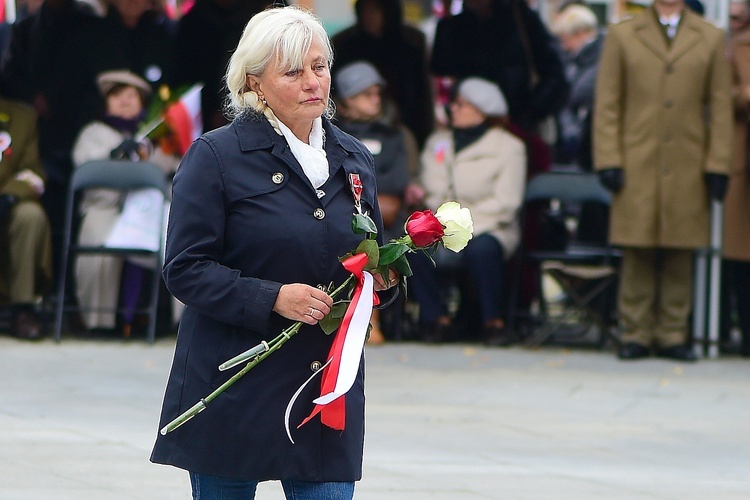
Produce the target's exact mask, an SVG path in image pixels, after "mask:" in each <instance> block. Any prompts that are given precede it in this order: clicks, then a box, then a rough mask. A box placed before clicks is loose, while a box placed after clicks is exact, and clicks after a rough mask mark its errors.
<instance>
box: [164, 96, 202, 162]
mask: <svg viewBox="0 0 750 500" xmlns="http://www.w3.org/2000/svg"><path fill="white" fill-rule="evenodd" d="M202 89H203V85H201V84H196V85H193V86H192V87H190V88H189V89H188V90H187V92H185V93H184V94H183V95H182V97H180V100H179V101H177V102H175V103H174V104H171V105H170V106H169V107H168V108H167V110H166V112H165V113H164V121H165V122H166V123H167V125H169V128H170V129H172V132H173V133H174V134H175V137H176V142H177V146H178V148H179V153H180V155H184V154H185V152H186V151H187V150H188V148H189V147H190V145H191V144H192V143H193V141H194V140H196V139H197V138H198V137H200V136H201V134H202V133H203V116H202V115H201V90H202Z"/></svg>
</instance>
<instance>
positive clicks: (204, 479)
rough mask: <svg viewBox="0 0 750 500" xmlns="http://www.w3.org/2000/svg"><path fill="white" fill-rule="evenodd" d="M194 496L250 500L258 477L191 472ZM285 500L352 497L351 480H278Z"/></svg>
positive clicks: (346, 499) (206, 499) (209, 499)
mask: <svg viewBox="0 0 750 500" xmlns="http://www.w3.org/2000/svg"><path fill="white" fill-rule="evenodd" d="M190 484H191V486H192V488H193V500H252V499H253V498H255V488H256V487H257V486H258V481H244V480H241V479H229V478H225V477H217V476H209V475H208V474H197V473H195V472H191V473H190ZM281 486H282V487H283V488H284V495H285V496H286V498H287V500H351V499H352V497H353V496H354V482H351V483H346V482H329V483H311V482H307V481H281Z"/></svg>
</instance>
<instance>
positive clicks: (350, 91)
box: [334, 61, 417, 344]
mask: <svg viewBox="0 0 750 500" xmlns="http://www.w3.org/2000/svg"><path fill="white" fill-rule="evenodd" d="M384 86H385V80H384V79H383V77H382V76H381V75H380V73H378V70H377V69H375V66H373V65H372V64H370V63H368V62H365V61H355V62H352V63H350V64H347V65H346V66H344V67H342V68H341V69H340V70H339V71H338V73H336V76H335V78H334V91H335V99H336V125H338V127H339V128H341V129H342V130H343V131H344V132H347V133H348V134H351V135H353V136H354V137H356V138H357V139H359V140H360V141H362V143H363V144H364V145H365V146H367V148H368V149H369V150H370V153H372V156H373V158H374V159H375V175H376V178H377V183H378V203H379V205H380V211H381V213H382V216H383V226H384V228H385V234H384V235H383V240H384V241H388V240H390V239H393V238H399V237H401V236H402V235H403V232H404V223H405V222H406V212H405V210H404V209H403V205H404V191H405V190H406V186H407V184H408V183H409V165H410V161H414V162H416V161H417V159H416V154H414V155H413V156H415V158H413V159H412V158H410V148H409V146H408V144H409V143H410V141H411V142H413V143H414V144H416V141H415V140H414V139H413V137H411V132H409V130H408V129H407V128H406V127H405V126H403V125H402V124H401V123H400V122H399V119H398V114H397V113H396V110H395V106H394V105H393V104H391V105H390V106H386V105H384V101H383V97H382V91H383V88H384ZM400 306H401V303H400V302H396V303H394V304H392V305H391V306H389V307H388V308H386V310H384V311H383V314H384V315H386V314H388V313H389V312H392V311H388V310H392V309H393V308H397V307H400ZM386 311H388V312H386ZM379 319H380V311H379V310H377V309H376V310H373V317H372V325H373V329H372V331H371V332H370V339H369V341H368V342H369V343H371V344H374V343H381V342H383V340H384V337H383V333H382V331H381V329H380V321H379Z"/></svg>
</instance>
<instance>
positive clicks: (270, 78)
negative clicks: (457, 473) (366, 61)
mask: <svg viewBox="0 0 750 500" xmlns="http://www.w3.org/2000/svg"><path fill="white" fill-rule="evenodd" d="M331 62H332V50H331V45H330V42H329V40H328V35H327V34H326V31H325V29H324V28H323V26H322V24H321V23H320V21H319V20H318V19H317V18H316V17H314V16H313V15H312V14H310V13H309V12H307V11H306V10H304V9H302V8H298V7H293V6H291V7H283V8H272V9H269V10H265V11H263V12H261V13H259V14H257V15H255V16H254V17H253V18H252V19H251V20H250V21H249V22H248V24H247V26H246V28H245V31H244V33H243V35H242V38H241V40H240V42H239V45H238V46H237V50H236V51H235V52H234V54H233V55H232V58H231V60H230V62H229V67H228V70H227V75H226V81H227V86H228V88H229V104H228V106H229V112H230V114H231V116H232V118H233V120H232V122H231V123H230V124H228V125H226V126H224V127H221V128H219V129H216V130H213V131H211V132H208V133H207V134H205V135H203V136H202V137H201V138H199V139H198V140H197V141H196V142H195V143H193V145H192V146H191V147H190V149H189V150H188V152H187V153H186V155H185V157H184V159H183V162H182V163H181V165H180V169H179V170H178V172H177V175H176V176H175V179H174V189H173V199H172V210H171V213H170V218H169V233H168V235H167V252H166V258H165V265H164V278H165V281H166V284H167V287H168V288H169V290H170V291H171V292H172V293H173V294H174V295H175V296H176V297H177V298H179V299H180V300H181V301H182V302H184V303H185V305H186V308H185V312H184V314H183V319H182V321H181V323H180V330H179V334H178V337H177V345H176V348H175V356H174V363H173V365H172V371H171V374H170V377H169V381H168V383H167V389H166V395H165V397H164V404H163V407H162V416H161V425H160V427H163V426H164V425H165V424H166V423H168V422H170V421H171V420H172V419H174V418H175V417H177V416H178V415H180V414H181V413H183V412H184V411H185V410H186V409H187V408H188V406H190V405H193V403H194V402H195V401H199V400H201V398H203V397H204V396H206V395H207V394H209V393H210V392H212V390H213V389H216V388H217V387H218V386H219V385H221V384H222V383H224V382H226V381H227V380H228V379H229V378H230V377H231V376H232V375H234V374H235V373H236V372H235V371H233V370H228V371H224V372H220V371H219V370H218V368H217V367H218V366H219V365H220V364H221V363H222V362H223V361H226V360H228V359H229V358H231V357H233V356H235V355H237V354H239V353H242V352H244V351H246V350H248V349H250V348H251V347H253V346H256V345H258V344H260V343H261V342H263V341H265V340H270V339H272V338H273V337H276V336H277V335H278V334H279V333H280V332H281V331H282V330H284V329H285V328H287V327H289V326H290V325H291V324H292V323H293V322H297V321H299V322H302V323H304V325H303V326H302V328H301V329H300V331H299V333H298V334H297V335H295V336H293V337H291V338H290V340H288V341H287V342H286V344H285V345H284V347H283V348H282V349H279V350H278V351H276V352H274V354H273V355H272V356H270V357H269V358H268V359H266V360H265V361H264V362H263V363H261V364H259V365H258V366H257V367H256V368H255V369H254V370H253V371H252V372H251V373H249V374H248V375H247V376H246V377H244V378H242V379H241V380H240V381H238V382H237V383H236V384H234V385H233V386H232V387H231V388H229V389H227V390H226V391H225V392H224V393H223V394H222V396H221V397H220V398H217V399H216V400H214V401H212V402H211V404H210V405H209V406H208V407H207V408H206V409H205V411H203V412H202V413H201V415H200V416H198V417H197V418H195V419H193V420H191V421H190V422H188V423H187V424H186V425H184V426H181V427H179V428H177V429H175V430H174V431H173V432H170V433H168V434H164V435H159V437H158V438H157V441H156V445H155V446H154V450H153V454H152V456H151V460H152V461H154V462H157V463H163V464H169V465H174V466H176V467H179V468H182V469H186V470H187V471H189V473H190V480H191V484H192V489H193V498H222V499H235V498H236V499H239V498H242V499H248V498H254V496H255V489H256V487H257V484H258V482H259V481H266V480H271V479H276V480H281V482H282V486H283V488H284V492H285V494H286V496H287V498H298V499H299V498H308V499H331V500H337V499H350V498H352V496H353V493H354V482H355V481H357V480H359V479H360V477H361V475H362V451H363V446H364V361H363V360H361V361H360V365H359V371H358V374H357V376H356V380H355V381H354V384H353V386H352V388H351V389H350V390H349V392H348V393H347V394H346V397H345V399H344V398H340V401H339V400H337V402H338V403H339V404H340V405H341V406H342V408H340V409H341V410H342V412H343V414H345V418H343V422H340V424H339V425H338V426H336V425H334V426H333V427H329V425H332V424H331V423H330V421H328V420H326V421H325V422H324V421H323V420H322V419H321V418H318V417H315V418H312V419H311V420H310V421H308V422H307V423H305V425H301V426H300V427H299V428H298V427H297V425H298V424H300V422H303V420H304V419H305V417H306V416H307V415H308V414H310V412H311V411H312V409H313V407H314V404H313V403H312V401H313V400H314V399H315V398H316V397H317V396H316V395H314V392H315V390H316V387H315V386H316V385H317V386H318V387H317V390H318V392H319V391H320V386H319V384H308V385H305V381H306V380H308V379H309V378H310V377H311V376H312V375H313V374H315V373H316V372H318V371H319V370H320V369H321V368H322V366H323V364H324V363H325V362H326V360H327V357H328V356H327V355H328V352H329V350H330V348H331V343H332V341H333V339H332V336H329V335H326V334H325V333H324V332H323V331H322V330H321V329H320V328H319V327H317V324H318V322H319V321H320V320H322V319H323V318H324V317H325V316H326V315H327V314H328V313H329V312H330V310H331V307H332V299H331V297H330V296H329V295H328V294H327V293H326V292H325V291H324V289H325V285H328V284H329V283H337V284H340V283H342V282H343V281H344V280H345V279H346V278H347V277H348V276H349V273H348V272H347V271H346V270H345V269H344V268H343V267H342V266H341V263H340V262H339V259H338V258H339V256H342V255H344V254H346V253H347V252H350V251H351V250H353V249H354V248H356V247H357V245H358V244H359V243H360V242H361V241H362V239H363V237H364V235H362V234H355V233H354V232H353V231H352V228H351V222H352V214H353V213H354V212H355V211H356V210H357V207H359V208H360V209H361V210H362V211H366V212H369V213H370V214H372V216H373V219H374V220H375V221H376V223H377V224H378V225H379V229H380V231H379V234H382V222H381V216H380V209H379V207H378V204H377V190H376V185H375V171H374V167H373V159H372V155H371V154H370V153H369V151H368V150H367V149H366V148H365V147H364V146H363V145H362V144H361V143H360V142H359V141H357V140H356V139H354V138H352V137H351V136H349V135H346V134H344V133H343V132H341V131H340V130H339V129H338V128H336V127H335V126H334V125H333V124H331V122H330V121H329V118H328V117H329V116H330V114H331V104H330V97H329V92H330V86H331V76H330V67H331ZM355 179H358V182H355V181H354V180H355ZM360 185H361V191H359V190H358V189H354V188H355V187H359V186H360ZM390 278H391V279H388V280H384V279H383V278H382V277H381V276H374V282H375V290H385V289H387V288H389V287H390V283H391V282H393V283H396V282H397V281H398V279H397V278H398V276H397V275H396V274H395V273H393V272H392V274H391V276H390ZM391 280H393V281H391ZM319 285H324V287H322V288H321V287H320V286H319ZM389 293H390V294H392V293H393V292H389ZM298 390H299V392H298V393H297V392H296V391H298ZM295 394H298V396H295ZM293 397H296V398H297V399H296V400H297V403H296V404H295V405H294V406H292V407H291V410H290V413H289V414H288V415H287V419H286V420H287V421H288V422H290V423H291V424H292V427H290V436H291V437H292V438H293V439H294V442H291V440H290V439H289V438H288V436H287V434H286V432H285V411H286V408H287V405H288V403H289V401H290V400H291V399H292V398H293ZM302 402H305V403H302Z"/></svg>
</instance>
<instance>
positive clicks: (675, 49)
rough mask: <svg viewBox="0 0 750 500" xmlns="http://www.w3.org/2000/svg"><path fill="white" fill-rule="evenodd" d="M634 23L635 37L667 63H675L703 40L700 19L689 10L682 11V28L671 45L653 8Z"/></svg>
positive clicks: (638, 17) (634, 20)
mask: <svg viewBox="0 0 750 500" xmlns="http://www.w3.org/2000/svg"><path fill="white" fill-rule="evenodd" d="M633 23H634V30H635V35H636V37H637V38H638V39H639V40H640V41H641V43H643V44H644V45H645V46H646V47H647V48H648V49H649V50H651V52H653V53H654V54H655V55H656V56H658V57H659V58H660V59H662V60H663V61H664V62H667V63H673V62H674V61H676V60H677V59H679V58H680V57H682V56H683V55H685V54H686V53H688V52H689V51H690V49H691V48H693V46H695V45H696V44H698V43H700V42H701V40H702V39H703V27H702V26H701V21H700V17H699V16H698V15H697V14H693V13H692V12H691V11H690V9H688V8H685V9H683V11H682V19H681V20H680V27H679V29H678V30H677V35H676V36H675V37H674V40H672V44H671V45H670V44H668V43H667V40H666V38H665V37H664V31H663V28H662V26H661V25H660V24H659V20H658V16H657V14H656V11H655V10H654V9H653V7H652V8H649V9H646V10H645V11H644V12H643V13H642V14H640V15H639V16H637V17H636V18H635V19H633Z"/></svg>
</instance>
